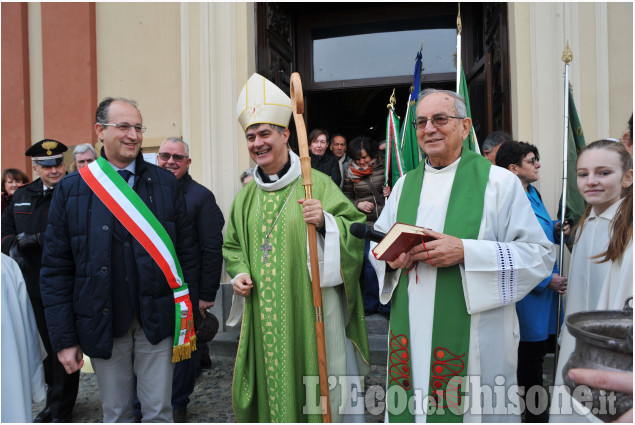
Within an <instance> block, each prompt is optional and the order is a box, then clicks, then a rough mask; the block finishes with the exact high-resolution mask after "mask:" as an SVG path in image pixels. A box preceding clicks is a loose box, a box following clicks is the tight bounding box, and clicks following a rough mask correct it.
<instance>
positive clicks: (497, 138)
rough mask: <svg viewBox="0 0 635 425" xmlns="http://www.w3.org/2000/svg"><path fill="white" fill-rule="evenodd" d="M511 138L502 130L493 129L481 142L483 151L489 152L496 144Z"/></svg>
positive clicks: (508, 140)
mask: <svg viewBox="0 0 635 425" xmlns="http://www.w3.org/2000/svg"><path fill="white" fill-rule="evenodd" d="M513 140H514V139H513V138H512V136H511V135H509V134H507V133H505V132H504V131H494V132H492V133H490V134H489V135H488V136H487V137H486V138H485V141H484V142H483V148H482V149H483V152H485V151H490V152H491V151H492V149H494V148H495V147H496V146H498V145H500V144H501V143H505V142H511V141H513ZM536 156H537V155H536Z"/></svg>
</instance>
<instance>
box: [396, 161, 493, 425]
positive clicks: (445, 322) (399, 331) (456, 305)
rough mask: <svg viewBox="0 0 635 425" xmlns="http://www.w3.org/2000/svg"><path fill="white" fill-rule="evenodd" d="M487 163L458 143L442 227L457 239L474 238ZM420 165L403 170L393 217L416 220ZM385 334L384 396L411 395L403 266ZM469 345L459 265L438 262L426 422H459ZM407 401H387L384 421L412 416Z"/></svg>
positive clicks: (406, 303)
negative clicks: (387, 341)
mask: <svg viewBox="0 0 635 425" xmlns="http://www.w3.org/2000/svg"><path fill="white" fill-rule="evenodd" d="M490 167H491V164H490V162H489V161H487V160H486V159H484V158H483V157H481V156H480V155H478V154H476V153H474V152H472V151H469V150H467V149H463V152H462V155H461V160H460V161H459V164H458V167H457V170H456V174H455V177H454V182H453V183H452V190H451V192H450V200H449V203H448V210H447V213H446V217H445V224H444V228H443V233H445V234H448V235H452V236H455V237H457V238H460V239H477V238H478V232H479V229H480V227H481V218H482V215H483V203H484V195H485V187H486V186H487V180H488V178H489V171H490ZM424 171H425V161H421V163H419V166H418V167H417V168H415V169H414V170H412V171H410V172H408V174H407V175H406V177H405V180H404V185H403V189H402V192H401V195H402V196H401V197H400V199H399V206H398V208H397V221H398V222H402V223H407V224H415V223H416V219H417V209H418V208H419V200H420V194H421V188H422V186H423V175H424ZM413 272H415V273H416V271H413ZM421 326H425V324H421ZM389 337H390V344H389V365H388V396H389V397H390V396H395V395H396V393H402V394H403V392H404V391H405V394H406V395H407V396H408V397H407V398H406V399H405V400H412V399H413V397H412V396H413V389H412V367H411V353H410V319H409V305H408V272H407V271H405V270H402V271H401V276H400V278H399V283H398V285H397V288H396V289H395V293H394V295H393V305H392V313H391V318H390V335H389ZM469 348H470V315H469V314H468V312H467V307H466V304H465V295H464V294H463V284H462V279H461V271H460V269H459V266H458V265H454V266H451V267H444V268H438V270H437V281H436V295H435V300H434V319H433V323H432V344H431V350H432V351H431V356H430V382H429V390H428V397H429V404H428V416H427V419H426V421H427V422H463V404H462V393H464V391H462V388H461V385H460V383H461V380H460V378H461V377H464V376H465V374H466V373H467V359H468V351H469ZM391 393H392V394H391ZM399 398H401V397H399ZM412 407H413V406H412V402H409V403H408V404H407V406H405V408H404V405H403V404H402V403H398V404H397V405H396V406H392V404H391V403H389V404H388V420H389V422H414V416H413V412H412V411H411V409H412ZM391 408H392V410H393V412H391Z"/></svg>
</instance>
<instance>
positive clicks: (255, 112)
mask: <svg viewBox="0 0 635 425" xmlns="http://www.w3.org/2000/svg"><path fill="white" fill-rule="evenodd" d="M292 113H293V110H292V108H291V99H290V98H289V96H287V95H286V94H285V93H284V92H283V91H282V90H280V88H279V87H278V86H276V85H275V84H273V83H272V82H271V81H269V80H267V79H266V78H265V77H263V76H262V75H259V74H254V75H252V76H251V77H250V78H249V80H247V83H246V84H245V86H244V87H243V89H242V91H241V92H240V96H238V103H237V104H236V114H237V115H238V122H239V123H240V125H241V126H242V128H243V131H245V130H247V127H249V126H250V125H253V124H261V123H262V124H275V125H278V126H280V127H285V128H286V127H288V126H289V120H290V119H291V114H292Z"/></svg>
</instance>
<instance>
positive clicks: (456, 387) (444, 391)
mask: <svg viewBox="0 0 635 425" xmlns="http://www.w3.org/2000/svg"><path fill="white" fill-rule="evenodd" d="M463 356H465V353H463V354H461V355H460V356H458V355H456V354H454V353H452V352H451V351H450V350H448V349H447V348H444V347H437V348H435V349H434V350H432V369H431V370H430V387H431V388H432V391H431V392H432V394H431V397H430V404H431V405H432V406H435V407H445V408H457V409H458V408H459V406H460V405H461V380H460V379H452V378H454V377H458V376H460V375H461V373H462V372H463V369H464V368H465V364H464V363H463V360H462V357H463Z"/></svg>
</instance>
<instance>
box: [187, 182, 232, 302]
mask: <svg viewBox="0 0 635 425" xmlns="http://www.w3.org/2000/svg"><path fill="white" fill-rule="evenodd" d="M179 183H181V190H182V191H183V195H184V196H185V204H186V205H187V213H188V214H189V216H190V220H191V223H192V225H193V226H194V236H195V238H196V240H197V242H198V243H197V247H198V249H197V250H196V251H197V255H198V256H199V261H200V265H201V275H200V278H199V285H198V299H199V300H203V301H208V302H212V301H215V300H216V292H218V288H220V276H221V272H222V270H223V252H222V249H223V226H224V225H225V219H224V218H223V213H222V211H221V210H220V208H219V207H218V205H217V204H216V198H214V194H213V193H212V192H211V191H210V190H209V189H208V188H206V187H205V186H203V185H201V184H199V183H197V182H195V181H194V180H193V179H192V176H190V174H189V173H185V175H184V176H183V177H181V178H180V179H179Z"/></svg>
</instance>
